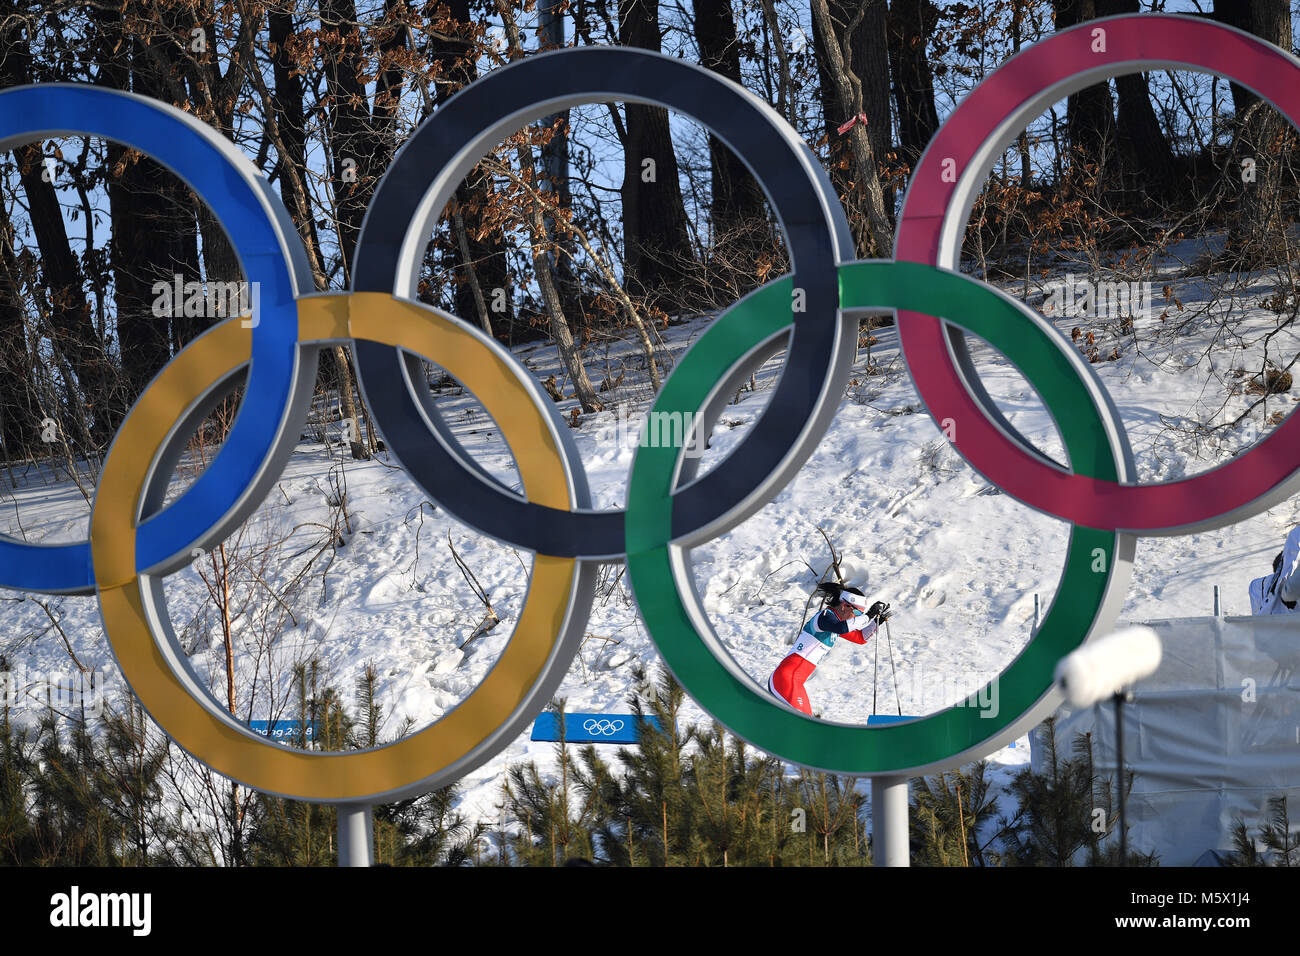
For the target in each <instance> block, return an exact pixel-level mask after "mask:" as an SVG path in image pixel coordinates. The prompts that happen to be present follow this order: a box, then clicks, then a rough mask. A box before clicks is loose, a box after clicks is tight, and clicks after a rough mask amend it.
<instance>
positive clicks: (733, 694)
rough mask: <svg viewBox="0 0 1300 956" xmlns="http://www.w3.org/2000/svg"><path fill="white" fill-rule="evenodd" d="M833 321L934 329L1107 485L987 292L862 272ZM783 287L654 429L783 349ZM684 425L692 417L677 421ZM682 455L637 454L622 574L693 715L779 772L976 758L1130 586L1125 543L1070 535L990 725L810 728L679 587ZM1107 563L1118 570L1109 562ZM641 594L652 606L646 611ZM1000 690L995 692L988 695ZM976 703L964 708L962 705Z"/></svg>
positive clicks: (786, 291) (745, 320)
mask: <svg viewBox="0 0 1300 956" xmlns="http://www.w3.org/2000/svg"><path fill="white" fill-rule="evenodd" d="M839 278H840V305H841V308H842V309H845V310H858V311H864V310H874V311H882V310H890V309H895V310H900V311H909V312H918V313H923V314H925V315H930V316H936V317H942V318H944V319H945V320H946V321H948V322H951V323H954V324H956V325H959V326H961V327H962V328H963V329H964V330H966V331H968V332H970V333H972V334H974V335H977V336H979V337H980V338H982V339H984V340H985V341H987V342H988V343H989V344H990V345H992V346H993V347H994V348H996V349H998V350H999V351H1001V352H1002V353H1003V354H1004V355H1005V356H1006V357H1007V358H1008V359H1010V360H1011V362H1012V364H1014V365H1015V366H1016V367H1017V368H1018V369H1019V370H1020V372H1021V374H1023V375H1024V376H1025V378H1026V379H1028V381H1029V383H1030V384H1031V385H1032V386H1033V387H1034V388H1035V389H1036V390H1037V392H1038V394H1039V396H1040V397H1041V398H1042V399H1043V402H1044V403H1045V404H1046V405H1047V408H1048V410H1049V412H1050V413H1051V415H1052V418H1053V420H1054V421H1055V423H1056V426H1057V428H1058V429H1059V430H1060V432H1061V437H1062V439H1063V442H1064V445H1065V449H1066V454H1067V456H1068V458H1069V462H1070V465H1071V466H1072V468H1073V470H1074V471H1075V472H1076V473H1078V474H1084V475H1088V476H1089V477H1092V478H1100V479H1104V480H1108V481H1116V480H1118V479H1119V470H1120V465H1119V464H1118V463H1117V460H1116V457H1117V456H1116V454H1115V451H1114V447H1115V446H1114V445H1113V444H1112V438H1113V435H1112V434H1111V433H1110V431H1109V430H1108V428H1107V426H1106V424H1105V422H1104V421H1103V419H1102V417H1101V416H1100V415H1099V414H1098V412H1097V404H1096V403H1097V400H1098V396H1097V394H1096V393H1095V391H1093V390H1092V388H1090V386H1089V382H1088V379H1087V377H1086V376H1084V377H1082V378H1081V377H1080V376H1079V375H1078V370H1077V369H1076V368H1075V367H1074V366H1073V364H1072V361H1073V360H1072V359H1071V358H1070V355H1069V353H1068V351H1067V350H1063V349H1062V348H1060V347H1059V343H1055V342H1053V340H1052V339H1051V338H1050V337H1049V336H1048V335H1047V334H1045V333H1044V331H1043V330H1042V329H1041V328H1040V326H1039V325H1038V324H1037V323H1035V322H1033V321H1032V320H1028V321H1027V319H1028V313H1027V310H1026V309H1025V307H1024V306H1022V305H1020V304H1019V303H1017V302H1016V301H1015V300H1014V299H1011V298H1010V297H1008V296H1006V295H1004V294H1002V293H1001V292H998V291H997V290H995V289H993V288H991V287H990V286H986V285H984V284H983V283H980V282H977V281H976V280H974V279H971V278H968V277H966V276H964V275H961V274H960V273H957V272H951V271H948V270H945V269H940V268H936V267H934V266H929V265H924V264H921V263H912V262H892V261H863V262H851V263H846V264H842V265H841V266H840V267H839ZM792 292H793V284H792V280H791V279H790V278H789V277H787V278H785V279H782V280H779V281H776V282H773V283H771V284H769V285H766V286H764V287H763V288H761V289H759V290H757V291H755V292H754V293H752V294H751V295H749V296H748V297H747V298H745V299H744V300H742V301H741V302H739V303H737V304H736V305H735V306H734V307H733V308H732V309H731V310H729V311H728V312H727V313H726V314H724V315H723V316H721V317H720V318H719V319H717V320H716V321H715V322H714V323H713V324H712V325H711V326H710V327H709V328H708V329H707V330H706V331H705V332H704V334H703V335H702V336H701V338H700V341H699V342H698V343H697V345H698V347H697V348H693V349H691V350H690V352H688V353H687V354H686V355H685V356H684V357H683V358H682V360H681V361H680V363H679V364H678V365H677V367H676V368H675V369H674V370H673V375H672V376H670V377H669V379H668V381H667V382H665V383H664V386H663V389H662V390H661V391H660V393H659V396H658V399H657V400H656V402H655V404H654V407H653V409H652V411H651V414H660V415H663V414H674V413H691V414H694V413H695V412H696V411H697V410H698V409H699V408H701V407H703V406H704V405H705V404H706V403H707V402H708V400H709V398H710V396H711V394H712V393H713V392H714V390H715V389H716V387H717V384H718V383H719V382H723V381H726V380H727V379H728V372H729V371H731V370H732V369H734V368H735V367H736V366H737V365H739V364H740V363H741V362H742V361H744V360H745V358H746V357H747V356H750V355H751V354H752V353H753V352H754V351H755V349H757V348H758V347H759V346H761V345H763V344H765V343H771V342H772V340H773V339H775V338H776V337H778V336H781V335H785V334H788V332H789V329H790V326H791V312H790V302H791V296H792ZM685 420H686V421H691V418H686V419H685ZM690 441H691V436H689V435H683V436H682V443H681V444H680V445H676V446H674V445H668V446H660V447H652V446H641V447H639V448H638V449H637V452H636V457H635V460H634V462H633V466H632V474H631V478H630V480H629V485H628V501H627V517H626V534H627V568H628V576H629V578H630V580H631V583H632V587H633V590H634V591H635V592H636V593H637V595H638V601H637V603H638V606H639V607H640V608H641V613H642V614H643V615H644V618H645V622H646V627H647V629H648V630H649V631H650V634H651V636H652V637H653V639H654V642H655V644H656V646H657V647H658V648H659V652H660V654H662V655H663V659H664V661H665V663H666V664H667V665H668V667H669V669H670V670H671V671H672V673H673V674H674V676H675V677H676V678H677V679H678V680H679V681H680V682H681V684H682V686H683V687H685V688H686V691H687V692H688V693H689V694H690V695H691V696H692V697H693V698H695V699H696V700H698V701H701V702H702V703H706V705H707V708H708V711H709V713H710V714H712V715H713V717H715V718H716V719H717V720H719V721H720V722H722V723H723V724H725V725H726V726H727V727H728V728H729V729H730V730H731V731H732V732H733V733H736V734H737V735H738V736H740V737H742V738H744V739H745V740H747V741H749V742H750V743H751V744H753V745H754V746H756V747H758V748H760V749H762V750H766V751H768V752H770V753H775V754H780V755H781V756H782V757H784V758H785V759H787V760H791V761H793V762H795V763H799V764H802V765H804V766H808V767H814V768H818V769H822V770H827V771H831V772H834V773H845V774H853V775H870V774H880V773H900V772H904V768H907V772H916V771H920V770H922V769H925V768H928V767H938V766H941V765H942V766H951V765H952V764H953V763H954V762H955V761H959V760H961V759H964V758H965V757H979V756H982V755H983V754H982V752H981V751H980V748H981V746H983V747H984V748H985V749H987V746H988V744H989V741H990V740H991V739H992V738H994V737H1000V738H1002V739H1006V738H1007V736H1008V734H1018V733H1019V732H1020V731H1022V730H1023V729H1027V726H1031V725H1032V724H1033V723H1035V722H1036V721H1037V719H1038V718H1039V717H1040V716H1041V715H1040V714H1039V713H1038V712H1039V711H1040V710H1041V707H1040V705H1041V704H1042V702H1043V701H1044V700H1045V699H1046V697H1047V694H1048V692H1049V691H1050V688H1051V686H1052V675H1053V672H1054V670H1055V668H1056V664H1057V662H1058V661H1059V660H1060V659H1061V658H1062V657H1064V656H1065V655H1066V654H1068V653H1070V652H1071V651H1073V650H1074V649H1075V648H1077V647H1079V646H1080V645H1081V644H1082V643H1083V641H1084V639H1085V638H1086V637H1087V636H1088V633H1089V632H1090V630H1092V629H1093V628H1094V627H1097V626H1101V627H1107V626H1109V625H1110V624H1112V623H1113V621H1105V620H1102V618H1104V617H1107V616H1109V615H1110V614H1113V612H1108V611H1107V606H1108V605H1113V604H1114V603H1115V602H1113V601H1108V600H1107V598H1108V597H1109V596H1113V594H1114V589H1115V588H1124V587H1126V586H1127V580H1121V579H1126V578H1127V575H1128V569H1129V566H1130V565H1129V561H1130V560H1131V558H1132V549H1133V544H1132V541H1133V539H1132V538H1131V537H1130V536H1126V535H1122V534H1119V533H1116V532H1114V531H1100V530H1097V529H1093V528H1084V527H1080V526H1078V525H1073V526H1072V527H1071V531H1070V543H1069V547H1068V549H1067V552H1066V560H1065V572H1064V574H1063V576H1062V578H1061V583H1060V586H1059V587H1058V589H1057V597H1056V600H1055V601H1054V602H1053V603H1052V606H1051V609H1050V610H1049V612H1048V614H1047V616H1046V618H1045V619H1044V620H1043V622H1042V625H1041V627H1040V628H1039V629H1038V631H1037V632H1036V633H1035V634H1034V635H1033V637H1032V638H1031V640H1030V642H1029V644H1028V646H1027V647H1026V648H1025V649H1024V650H1023V651H1022V652H1021V653H1020V655H1019V656H1018V657H1017V658H1016V659H1015V661H1013V662H1012V664H1011V665H1010V666H1009V667H1008V668H1007V669H1006V670H1005V671H1003V672H1002V674H1001V675H1000V676H999V677H997V678H995V679H994V680H993V681H992V682H990V684H987V685H985V687H984V688H981V690H980V691H977V692H976V693H977V694H983V693H984V692H985V691H986V690H989V691H991V692H994V693H997V694H999V695H1000V696H999V708H998V713H999V714H1006V715H1008V716H1007V717H1006V718H1001V722H1000V723H995V721H998V720H999V719H1000V718H998V717H996V716H995V717H992V718H990V717H988V716H986V715H984V714H982V712H980V711H979V710H978V709H977V708H975V707H952V708H949V709H947V710H944V711H941V712H939V713H936V714H932V715H930V716H926V717H921V718H919V719H917V720H913V721H907V722H903V723H898V724H892V725H888V726H884V727H870V728H868V727H863V726H853V725H849V724H839V723H832V722H827V721H823V720H814V719H813V718H810V717H807V716H805V715H803V714H801V713H798V712H797V711H795V710H793V709H792V708H790V707H787V706H784V705H782V704H781V703H780V702H778V701H776V700H775V699H774V698H773V697H772V695H770V694H768V693H766V692H765V691H763V690H762V689H761V688H760V687H759V685H758V684H757V683H756V682H755V681H754V680H753V679H752V678H750V677H749V676H748V675H746V674H745V673H744V671H743V670H741V668H740V667H739V665H738V664H736V662H735V660H734V659H733V658H732V657H731V656H730V654H729V653H728V652H727V651H726V649H725V647H724V646H723V645H722V643H721V641H720V640H719V639H718V637H717V635H716V634H714V632H713V629H712V627H711V625H710V624H709V622H708V619H707V617H706V616H705V612H704V609H703V606H702V605H701V604H700V602H699V598H698V595H697V594H696V590H695V587H694V583H693V581H692V580H691V568H690V560H689V549H690V546H691V545H692V544H693V543H697V541H698V539H700V538H702V537H704V536H702V535H701V534H700V533H698V532H696V533H694V534H691V535H688V536H686V537H684V538H682V539H680V540H677V541H674V540H671V538H670V534H671V532H670V531H669V529H670V528H671V527H672V508H673V494H674V492H675V490H676V488H677V485H678V484H679V482H680V480H681V478H682V473H681V462H682V453H683V451H684V449H685V448H686V447H687V446H688V445H689V443H690ZM1117 556H1118V557H1119V558H1120V560H1118V561H1117V560H1116V558H1117ZM641 595H646V596H649V595H654V596H655V597H654V599H650V600H647V599H642V598H641V597H640V596H641ZM994 685H996V686H994ZM974 696H975V695H972V697H974Z"/></svg>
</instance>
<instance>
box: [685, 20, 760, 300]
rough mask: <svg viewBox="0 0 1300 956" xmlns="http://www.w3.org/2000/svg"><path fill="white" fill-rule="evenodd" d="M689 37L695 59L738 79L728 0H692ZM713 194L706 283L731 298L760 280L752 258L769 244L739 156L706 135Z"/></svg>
mask: <svg viewBox="0 0 1300 956" xmlns="http://www.w3.org/2000/svg"><path fill="white" fill-rule="evenodd" d="M695 39H696V41H697V42H698V43H699V47H700V65H701V66H704V67H707V68H708V69H710V70H713V71H714V72H715V73H719V74H721V75H722V76H725V77H726V78H727V79H729V80H733V81H734V82H736V83H740V81H741V80H740V44H739V41H738V40H737V37H736V22H735V20H734V19H733V17H732V14H731V3H730V2H729V0H695ZM709 166H710V169H711V173H712V183H713V196H712V203H711V206H710V213H711V217H712V220H713V242H712V244H711V245H712V248H711V249H710V250H709V279H710V282H709V285H710V288H715V287H717V286H722V287H723V288H724V289H725V290H726V296H725V298H726V301H727V302H734V301H735V300H736V299H738V298H740V297H741V296H743V295H744V294H746V293H747V292H749V291H750V290H751V289H753V288H755V286H757V285H758V283H759V282H760V281H761V279H760V276H759V274H758V264H759V260H760V258H761V257H762V256H763V254H764V253H765V252H767V251H768V250H770V249H771V248H772V236H771V233H770V231H769V229H768V221H767V209H766V205H765V202H764V197H763V191H762V190H761V189H759V187H758V183H757V182H756V181H755V180H754V177H753V176H752V175H751V174H750V172H749V170H748V169H747V168H746V167H745V164H744V163H743V162H741V160H740V157H738V156H736V154H735V153H733V152H732V151H731V150H729V149H728V148H727V147H726V146H725V145H723V143H722V141H721V140H720V139H718V138H717V137H716V136H710V137H709Z"/></svg>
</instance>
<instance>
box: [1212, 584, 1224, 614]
mask: <svg viewBox="0 0 1300 956" xmlns="http://www.w3.org/2000/svg"><path fill="white" fill-rule="evenodd" d="M1219 608H1220V604H1219V586H1218V585H1217V584H1216V585H1215V586H1214V616H1215V617H1222V616H1223V612H1222V611H1220V610H1219Z"/></svg>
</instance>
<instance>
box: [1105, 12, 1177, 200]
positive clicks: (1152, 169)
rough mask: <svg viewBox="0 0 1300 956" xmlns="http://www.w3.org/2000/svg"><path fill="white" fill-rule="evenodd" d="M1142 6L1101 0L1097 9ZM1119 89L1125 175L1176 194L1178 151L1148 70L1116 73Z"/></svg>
mask: <svg viewBox="0 0 1300 956" xmlns="http://www.w3.org/2000/svg"><path fill="white" fill-rule="evenodd" d="M1138 6H1139V5H1138V0H1101V2H1099V3H1098V5H1097V7H1098V11H1097V12H1098V16H1104V17H1109V16H1115V15H1117V14H1122V13H1137V12H1139V11H1138ZM1115 93H1116V99H1118V101H1119V116H1118V120H1117V123H1116V132H1117V134H1118V140H1119V152H1120V160H1121V162H1122V165H1123V169H1124V174H1125V178H1126V179H1128V180H1130V181H1132V182H1134V183H1136V184H1137V185H1138V187H1139V188H1140V189H1141V190H1142V191H1143V192H1145V193H1147V194H1149V195H1155V196H1168V195H1172V194H1173V192H1174V189H1175V187H1176V186H1177V183H1176V182H1175V181H1174V180H1175V174H1176V168H1175V165H1174V154H1173V151H1172V150H1171V149H1170V148H1169V140H1168V139H1166V138H1165V133H1164V130H1163V129H1162V128H1161V126H1160V120H1159V118H1158V117H1157V116H1156V111H1155V109H1154V107H1152V105H1151V91H1150V89H1149V88H1148V86H1147V77H1146V74H1145V73H1128V74H1125V75H1124V76H1117V77H1115Z"/></svg>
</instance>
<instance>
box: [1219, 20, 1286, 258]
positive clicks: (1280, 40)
mask: <svg viewBox="0 0 1300 956" xmlns="http://www.w3.org/2000/svg"><path fill="white" fill-rule="evenodd" d="M1214 15H1215V17H1216V19H1218V20H1220V21H1221V22H1224V23H1227V24H1229V25H1231V26H1235V27H1239V28H1240V29H1243V30H1247V31H1249V32H1250V33H1253V34H1255V36H1257V37H1259V38H1260V39H1262V40H1267V41H1268V42H1269V43H1273V44H1276V45H1277V46H1280V47H1281V48H1282V49H1283V50H1286V51H1288V52H1289V51H1290V50H1291V14H1290V5H1289V4H1288V3H1286V2H1285V0H1240V2H1236V3H1219V2H1216V3H1215V5H1214ZM1231 89H1232V104H1233V110H1234V112H1235V114H1236V116H1235V120H1234V121H1235V123H1236V125H1237V140H1236V148H1237V154H1236V156H1235V157H1234V163H1233V165H1232V167H1231V168H1230V170H1229V176H1230V177H1232V178H1233V179H1234V180H1235V179H1237V178H1240V179H1241V180H1242V182H1241V187H1240V188H1241V202H1240V204H1239V205H1238V208H1237V221H1236V222H1235V223H1234V224H1233V226H1232V228H1231V229H1230V230H1229V235H1228V253H1229V255H1231V256H1234V257H1238V256H1239V257H1241V259H1242V260H1243V265H1244V266H1246V267H1247V268H1249V267H1253V266H1258V265H1263V264H1265V263H1268V262H1276V261H1283V260H1285V259H1287V258H1288V252H1287V248H1286V236H1285V234H1284V230H1285V220H1284V217H1283V215H1282V201H1283V196H1284V193H1287V192H1292V191H1294V187H1295V184H1294V181H1290V182H1288V181H1287V180H1289V179H1291V177H1287V176H1285V175H1284V173H1285V170H1286V169H1287V167H1288V166H1289V165H1290V164H1289V161H1288V156H1289V154H1290V153H1292V152H1293V151H1294V140H1295V136H1294V131H1293V130H1292V129H1291V128H1290V126H1289V124H1287V123H1286V121H1285V120H1284V119H1282V117H1281V116H1280V115H1279V114H1278V112H1277V110H1276V109H1274V108H1273V107H1272V106H1270V105H1269V104H1268V103H1266V102H1264V101H1262V100H1261V99H1260V98H1259V97H1258V96H1256V95H1255V94H1254V93H1252V92H1251V91H1250V90H1248V89H1246V88H1245V87H1244V86H1239V85H1238V84H1236V83H1233V84H1231ZM1248 160H1253V161H1254V178H1253V181H1252V180H1250V179H1247V178H1246V175H1245V169H1246V166H1245V163H1246V161H1248Z"/></svg>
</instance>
